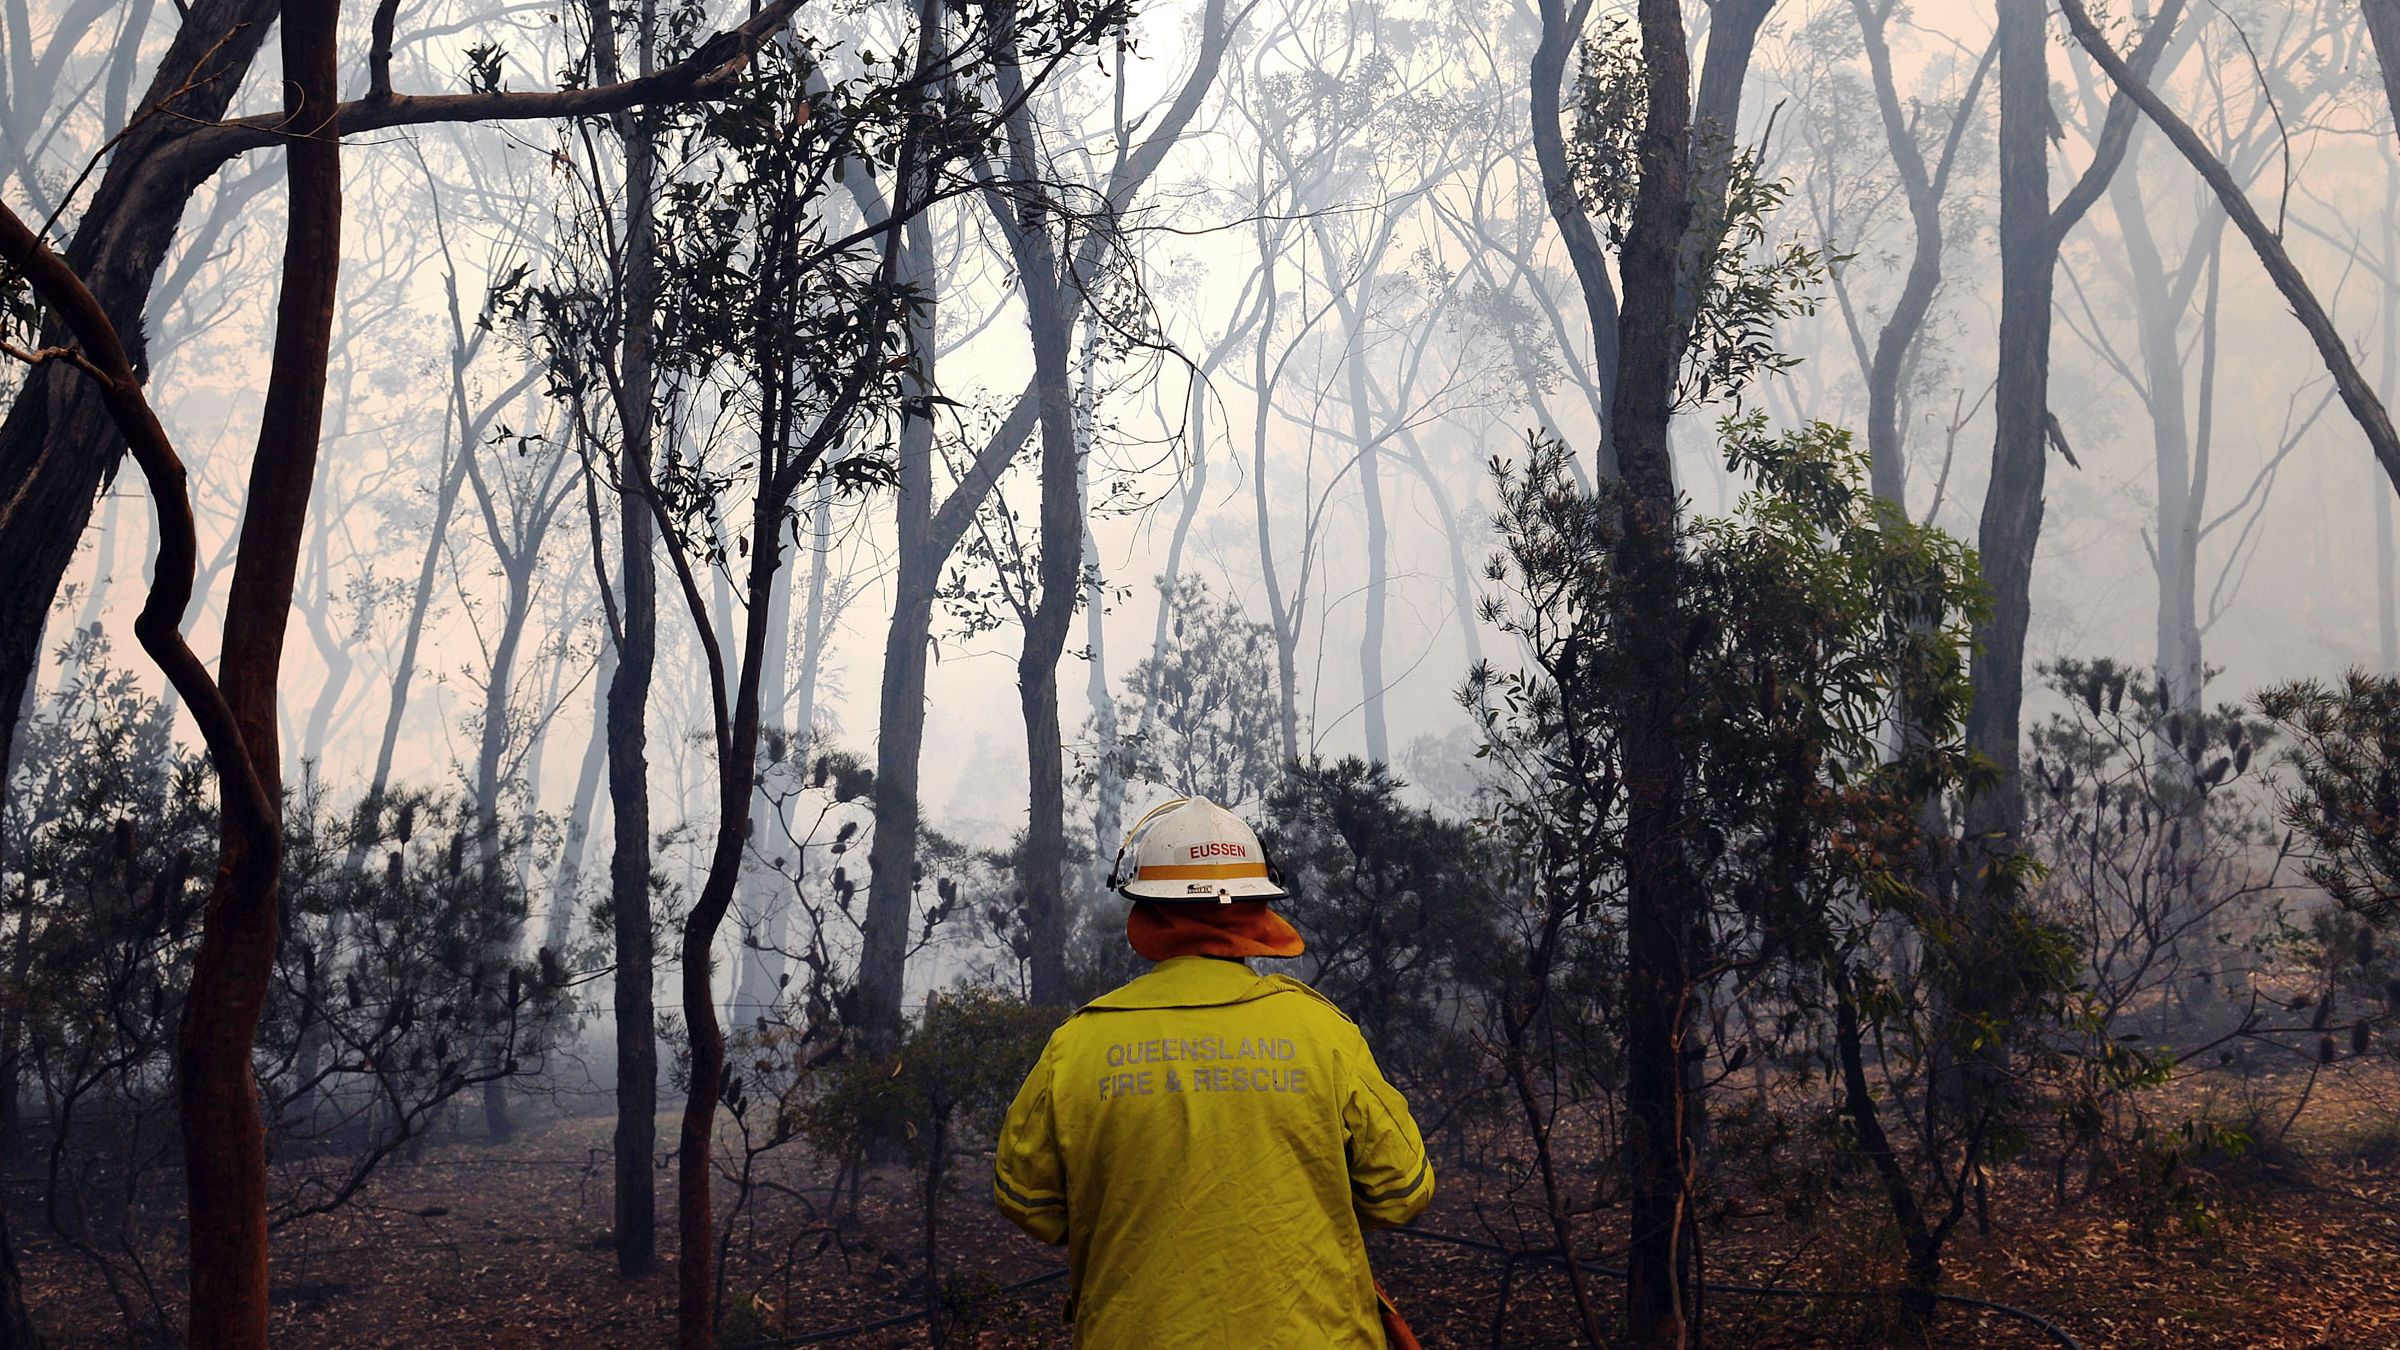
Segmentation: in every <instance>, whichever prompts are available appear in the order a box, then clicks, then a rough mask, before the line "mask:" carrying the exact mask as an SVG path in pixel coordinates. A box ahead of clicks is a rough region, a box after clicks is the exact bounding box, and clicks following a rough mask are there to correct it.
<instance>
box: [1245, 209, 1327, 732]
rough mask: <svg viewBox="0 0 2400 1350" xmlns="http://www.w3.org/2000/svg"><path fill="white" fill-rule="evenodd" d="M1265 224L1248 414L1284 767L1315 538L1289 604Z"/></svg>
mask: <svg viewBox="0 0 2400 1350" xmlns="http://www.w3.org/2000/svg"><path fill="white" fill-rule="evenodd" d="M1266 229H1267V227H1266V224H1265V222H1264V221H1263V220H1262V221H1261V222H1260V224H1259V225H1258V237H1259V257H1260V259H1261V260H1262V265H1263V266H1264V267H1265V269H1266V281H1265V286H1266V300H1265V305H1264V309H1263V311H1262V312H1263V314H1264V317H1263V319H1262V320H1261V321H1260V323H1259V326H1258V332H1259V338H1258V345H1257V347H1256V348H1255V349H1253V351H1252V353H1251V361H1252V367H1253V368H1252V371H1251V376H1252V382H1251V387H1252V388H1253V389H1255V390H1256V391H1257V395H1258V397H1257V399H1256V402H1255V404H1254V406H1253V407H1252V409H1251V414H1250V504H1251V509H1252V513H1253V514H1254V515H1255V516H1256V518H1257V521H1258V573H1259V580H1260V581H1261V582H1262V583H1263V584H1264V585H1265V587H1266V591H1267V622H1268V623H1269V624H1270V625H1271V626H1272V627H1273V629H1274V632H1275V693H1276V711H1277V713H1278V714H1279V716H1278V717H1277V719H1276V728H1277V730H1279V731H1281V732H1282V733H1283V762H1284V765H1285V766H1286V767H1289V766H1291V765H1293V764H1297V763H1299V762H1300V669H1299V666H1300V662H1299V652H1300V621H1301V616H1302V614H1303V613H1304V611H1305V610H1306V607H1307V604H1308V592H1307V589H1306V586H1307V578H1308V555H1307V551H1308V549H1309V547H1310V546H1311V539H1312V532H1311V530H1310V528H1309V526H1308V525H1307V524H1306V523H1305V520H1304V522H1303V524H1302V526H1301V534H1300V539H1301V563H1300V577H1299V581H1298V583H1297V584H1295V585H1294V586H1293V588H1292V594H1291V598H1290V599H1289V600H1286V599H1285V598H1284V591H1283V581H1282V578H1281V577H1280V576H1278V575H1277V573H1276V570H1275V526H1274V517H1273V515H1272V513H1271V512H1270V510H1269V508H1268V493H1267V486H1268V482H1267V424H1268V422H1269V421H1270V420H1271V419H1272V418H1273V416H1274V401H1275V395H1274V385H1273V384H1272V383H1271V382H1270V381H1271V378H1272V373H1273V371H1274V369H1275V365H1274V361H1273V360H1272V358H1271V357H1270V355H1269V352H1268V348H1269V346H1270V345H1271V344H1270V343H1269V342H1268V339H1269V338H1270V337H1272V336H1274V333H1275V317H1276V313H1277V311H1278V310H1279V309H1280V308H1281V305H1280V303H1279V294H1278V292H1277V291H1276V288H1275V262H1276V259H1275V255H1274V251H1273V250H1270V249H1269V248H1268V247H1267V246H1266V237H1267V235H1266Z"/></svg>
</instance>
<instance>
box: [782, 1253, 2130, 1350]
mask: <svg viewBox="0 0 2400 1350" xmlns="http://www.w3.org/2000/svg"><path fill="white" fill-rule="evenodd" d="M1386 1231H1388V1232H1390V1233H1391V1234H1393V1235H1394V1236H1396V1237H1405V1238H1414V1239H1416V1240H1418V1241H1420V1242H1437V1243H1444V1244H1447V1245H1449V1246H1453V1247H1465V1248H1468V1249H1471V1250H1474V1251H1482V1252H1490V1253H1492V1254H1493V1255H1496V1256H1504V1257H1507V1258H1509V1259H1510V1260H1513V1261H1534V1262H1539V1263H1541V1264H1544V1265H1549V1266H1564V1265H1565V1264H1566V1262H1565V1260H1564V1259H1562V1258H1561V1257H1559V1256H1558V1255H1557V1254H1556V1253H1553V1252H1520V1251H1514V1250H1511V1249H1510V1248H1507V1247H1503V1246H1501V1245H1500V1244H1499V1243H1497V1242H1485V1241H1483V1240H1481V1239H1478V1238H1471V1237H1462V1236H1460V1235H1458V1234H1455V1233H1440V1232H1435V1231H1433V1230H1431V1229H1423V1228H1394V1229H1389V1230H1386ZM1575 1264H1576V1265H1578V1266H1580V1267H1582V1268H1583V1269H1584V1270H1586V1271H1589V1272H1591V1273H1592V1274H1595V1275H1604V1276H1607V1277H1608V1278H1610V1279H1615V1280H1621V1279H1624V1278H1625V1272H1624V1271H1623V1270H1621V1269H1618V1268H1616V1267H1612V1266H1603V1265H1598V1264H1595V1263H1593V1262H1590V1261H1578V1262H1576V1263H1575ZM1066 1274H1067V1272H1066V1268H1065V1267H1063V1266H1062V1267H1059V1268H1057V1269H1054V1270H1046V1271H1043V1272H1042V1273H1041V1274H1039V1275H1031V1276H1027V1277H1026V1278H1024V1279H1022V1280H1018V1281H1015V1282H1014V1283H1011V1284H1004V1285H1001V1286H1000V1288H999V1289H998V1290H997V1291H996V1292H998V1293H1002V1294H1015V1293H1022V1292H1023V1291H1025V1290H1027V1289H1033V1288H1038V1287H1039V1286H1041V1285H1045V1284H1048V1283H1050V1282H1051V1281H1053V1280H1061V1279H1065V1278H1066ZM1702 1287H1703V1288H1704V1289H1706V1290H1707V1291H1708V1292H1709V1293H1712V1294H1731V1295H1735V1296H1738V1297H1744V1298H1805V1299H1826V1298H1831V1299H1887V1298H1889V1299H1897V1298H1902V1297H1905V1295H1904V1294H1903V1293H1902V1291H1900V1290H1896V1289H1800V1288H1795V1287H1792V1286H1789V1285H1777V1284H1729V1283H1726V1282H1724V1281H1721V1280H1709V1281H1706V1282H1705V1283H1704V1284H1703V1285H1702ZM1933 1298H1934V1301H1935V1302H1937V1303H1947V1304H1949V1305H1950V1306H1952V1307H1954V1308H1974V1309H1977V1310H1979V1311H1982V1312H1989V1313H1998V1314H1999V1315H2000V1316H2002V1317H2009V1318H2014V1319H2015V1320H2017V1321H2019V1322H2023V1323H2024V1324H2025V1325H2027V1326H2029V1327H2032V1328H2034V1329H2035V1330H2037V1331H2039V1332H2041V1333H2042V1334H2043V1335H2045V1336H2048V1337H2049V1338H2050V1340H2051V1341H2052V1342H2053V1343H2054V1344H2056V1345H2058V1346H2060V1347H2061V1350H2083V1345H2082V1343H2081V1342H2079V1341H2077V1340H2076V1339H2075V1338H2074V1337H2073V1336H2071V1335H2069V1334H2068V1333H2067V1329H2066V1328H2065V1327H2062V1326H2060V1325H2059V1324H2058V1323H2056V1322H2053V1321H2051V1320H2050V1319H2049V1318H2047V1317H2044V1316H2042V1315H2041V1314H2040V1313H2037V1312H2034V1311H2032V1310H2030V1309H2026V1308H2017V1307H2011V1306H2010V1305H2008V1304H2006V1303H1999V1302H1995V1301H1994V1300H1992V1299H1988V1298H1977V1297H1975V1296H1974V1295H1972V1294H1940V1293H1937V1294H1935V1295H1934V1296H1933ZM924 1316H925V1310H924V1309H923V1308H918V1309H916V1310H915V1311H914V1312H905V1313H895V1314H893V1315H892V1316H890V1317H884V1318H879V1319H877V1320H875V1321H872V1322H860V1323H857V1324H856V1325H853V1326H845V1327H830V1328H827V1329H825V1330H823V1331H810V1332H803V1333H801V1334H799V1335H796V1336H785V1337H780V1338H777V1339H772V1340H763V1341H746V1342H744V1343H743V1344H741V1345H740V1346H738V1347H735V1350H779V1348H780V1347H784V1346H794V1345H823V1344H825V1343H827V1342H830V1341H841V1340H848V1339H849V1338H850V1337H852V1336H864V1335H867V1334H868V1333H870V1332H876V1331H890V1330H892V1329H894V1328H897V1327H904V1326H907V1325H909V1324H910V1323H912V1322H917V1321H921V1320H923V1318H924Z"/></svg>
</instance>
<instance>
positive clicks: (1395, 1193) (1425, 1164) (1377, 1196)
mask: <svg viewBox="0 0 2400 1350" xmlns="http://www.w3.org/2000/svg"><path fill="white" fill-rule="evenodd" d="M1432 1166H1433V1160H1432V1159H1431V1158H1419V1159H1418V1160H1417V1174H1416V1175H1415V1176H1413V1177H1410V1178H1409V1179H1408V1183H1407V1184H1406V1185H1403V1186H1395V1187H1393V1188H1392V1189H1390V1190H1388V1191H1358V1198H1359V1199H1360V1200H1362V1201H1365V1202H1366V1203H1367V1204H1370V1205H1380V1204H1382V1203H1383V1202H1384V1201H1386V1200H1397V1199H1399V1198H1400V1197H1401V1196H1404V1195H1414V1194H1416V1192H1417V1187H1419V1186H1422V1185H1424V1184H1425V1173H1426V1172H1427V1170H1429V1169H1430V1168H1431V1167H1432ZM1350 1189H1352V1190H1354V1191H1356V1190H1358V1187H1357V1185H1356V1184H1355V1183H1354V1184H1353V1185H1352V1186H1351V1188H1350Z"/></svg>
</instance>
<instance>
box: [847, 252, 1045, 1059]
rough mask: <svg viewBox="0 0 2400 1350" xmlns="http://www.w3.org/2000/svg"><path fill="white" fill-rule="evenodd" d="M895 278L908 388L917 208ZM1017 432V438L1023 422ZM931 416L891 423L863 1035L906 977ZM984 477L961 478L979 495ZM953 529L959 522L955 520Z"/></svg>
mask: <svg viewBox="0 0 2400 1350" xmlns="http://www.w3.org/2000/svg"><path fill="white" fill-rule="evenodd" d="M901 239H902V252H901V264H900V271H901V277H900V280H901V284H902V285H906V286H912V287H915V288H916V289H917V292H918V294H919V295H920V296H921V297H922V298H921V299H920V301H919V303H918V305H917V307H916V308H915V309H914V310H913V311H912V312H911V313H910V315H909V319H908V322H907V324H906V326H905V329H904V333H905V341H906V343H907V350H908V352H909V355H910V363H909V368H910V371H911V372H912V373H911V375H910V377H909V378H910V380H911V385H912V387H911V391H910V392H911V393H913V394H919V395H922V394H925V393H929V392H931V391H932V390H934V389H936V388H938V387H939V385H938V384H937V383H936V381H935V378H934V362H935V352H936V348H935V342H934V317H935V307H936V305H937V304H938V303H939V299H940V290H939V278H938V277H937V276H936V274H935V272H934V265H933V230H932V227H931V225H930V224H928V223H927V222H926V221H925V220H923V219H922V218H919V219H917V220H912V221H910V222H909V223H908V224H907V225H905V226H904V227H902V234H901ZM1028 429H1030V428H1021V429H1020V430H1019V432H1018V435H1019V437H1020V440H1021V439H1022V436H1023V433H1024V430H1028ZM933 431H934V429H933V422H932V420H931V419H930V418H925V417H910V418H907V419H905V420H904V421H903V422H902V424H901V427H900V449H899V465H898V483H897V485H896V486H897V491H896V492H895V493H894V494H893V514H894V517H895V519H894V527H895V530H896V532H897V536H898V538H897V556H896V557H895V559H894V575H893V579H892V590H893V597H892V617H891V622H890V623H889V624H887V625H886V626H885V629H884V640H883V679H882V689H881V698H880V702H879V704H878V715H877V717H876V719H875V784H874V791H875V837H874V839H873V841H872V843H871V845H870V847H869V850H868V855H867V916H866V920H865V923H864V924H863V930H864V931H863V934H862V946H861V950H860V954H859V966H858V998H859V1008H858V1009H857V1012H856V1020H857V1021H858V1023H859V1024H860V1026H861V1027H862V1029H864V1030H865V1031H866V1032H867V1033H868V1034H869V1035H870V1036H872V1037H875V1038H877V1039H879V1040H897V1039H898V1037H899V1033H900V1002H901V998H900V994H901V987H902V984H903V982H904V981H905V980H906V978H907V973H908V972H907V964H908V919H909V895H910V883H911V879H912V878H913V877H914V875H915V873H916V866H917V830H918V824H919V809H920V808H919V806H918V803H917V785H918V781H919V772H920V769H921V764H920V759H921V756H922V754H923V752H924V748H925V661H926V652H927V649H928V648H929V647H930V646H931V644H932V641H933V605H934V594H935V591H936V590H937V589H938V588H939V587H940V585H941V579H942V578H941V572H942V566H943V564H944V563H945V562H947V561H948V559H949V556H950V550H951V548H952V547H954V546H955V544H956V542H957V537H956V536H952V537H950V538H949V539H944V538H942V537H941V533H940V529H939V527H938V525H937V524H936V519H935V518H936V511H935V504H934V499H933V457H934V436H933ZM988 491H990V485H989V484H988V483H974V482H962V483H960V484H959V485H958V487H957V488H956V489H955V490H954V496H963V495H965V494H968V493H970V492H972V493H973V499H974V500H975V501H976V502H977V503H980V502H981V501H982V499H983V496H984V494H985V493H987V492H988ZM960 523H961V527H962V529H963V526H964V522H963V521H962V522H960Z"/></svg>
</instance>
